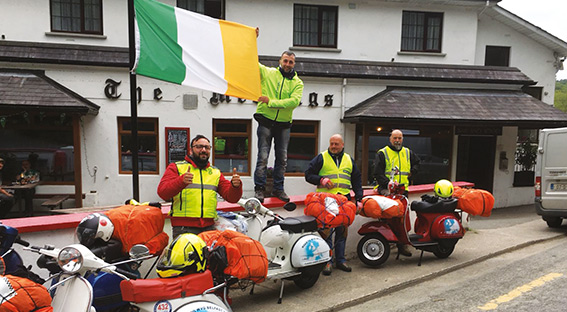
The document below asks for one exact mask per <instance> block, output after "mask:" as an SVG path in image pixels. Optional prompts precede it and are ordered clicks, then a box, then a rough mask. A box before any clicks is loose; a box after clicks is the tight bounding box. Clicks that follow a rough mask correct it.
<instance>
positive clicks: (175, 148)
mask: <svg viewBox="0 0 567 312" xmlns="http://www.w3.org/2000/svg"><path fill="white" fill-rule="evenodd" d="M165 142H166V148H165V158H166V159H167V163H168V164H169V163H172V162H176V161H181V160H184V159H185V155H187V154H188V151H189V128H168V127H166V128H165Z"/></svg>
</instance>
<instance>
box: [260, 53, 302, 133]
mask: <svg viewBox="0 0 567 312" xmlns="http://www.w3.org/2000/svg"><path fill="white" fill-rule="evenodd" d="M259 65H260V78H261V80H262V95H263V96H267V97H269V98H270V103H269V104H266V103H263V102H259V103H258V106H257V108H256V113H259V114H261V115H263V116H264V117H266V118H268V119H270V120H273V121H277V122H291V121H292V114H293V110H294V109H295V108H296V107H297V106H299V102H301V97H302V96H303V81H301V79H299V76H298V75H297V73H296V74H295V76H293V78H292V79H287V78H285V77H284V76H282V74H281V73H280V70H279V68H275V67H266V66H264V65H262V64H259Z"/></svg>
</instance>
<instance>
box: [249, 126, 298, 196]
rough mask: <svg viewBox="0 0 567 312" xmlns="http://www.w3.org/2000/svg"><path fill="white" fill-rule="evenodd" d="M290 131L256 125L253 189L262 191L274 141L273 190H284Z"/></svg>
mask: <svg viewBox="0 0 567 312" xmlns="http://www.w3.org/2000/svg"><path fill="white" fill-rule="evenodd" d="M290 131H291V129H290V128H286V129H281V128H278V127H272V128H268V127H264V126H262V125H260V124H259V125H258V130H257V131H256V133H257V135H258V158H257V160H256V170H255V171H254V185H255V186H256V187H255V189H264V187H265V185H266V176H267V169H268V156H270V149H271V148H272V139H273V140H274V150H275V153H276V161H275V164H274V173H273V178H274V190H283V189H284V186H283V184H284V174H285V168H286V166H287V145H288V144H289V133H290Z"/></svg>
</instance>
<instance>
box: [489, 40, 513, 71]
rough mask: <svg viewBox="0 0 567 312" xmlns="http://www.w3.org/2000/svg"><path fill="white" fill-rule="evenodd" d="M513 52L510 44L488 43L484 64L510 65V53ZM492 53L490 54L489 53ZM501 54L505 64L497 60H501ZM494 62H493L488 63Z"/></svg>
mask: <svg viewBox="0 0 567 312" xmlns="http://www.w3.org/2000/svg"><path fill="white" fill-rule="evenodd" d="M505 52H506V53H505ZM511 52H512V47H510V46H495V45H487V46H485V47H484V66H499V67H510V53H511ZM489 54H490V55H489ZM501 56H505V57H504V58H502V60H503V61H504V63H505V64H504V63H503V64H496V63H498V62H495V61H496V60H498V61H499V59H500V57H501ZM488 62H492V63H493V64H487V63H488Z"/></svg>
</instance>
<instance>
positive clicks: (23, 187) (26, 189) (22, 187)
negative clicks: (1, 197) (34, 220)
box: [0, 183, 39, 217]
mask: <svg viewBox="0 0 567 312" xmlns="http://www.w3.org/2000/svg"><path fill="white" fill-rule="evenodd" d="M38 185H39V183H28V184H13V185H2V186H0V187H2V188H3V189H5V190H13V191H14V192H16V194H17V193H20V194H21V195H20V194H18V195H20V196H16V200H17V201H18V206H20V203H21V198H22V197H23V198H24V199H25V200H26V202H27V201H28V200H30V201H33V196H29V193H31V192H33V190H34V189H35V188H36V186H38ZM16 194H14V195H16ZM28 205H29V206H30V207H31V210H29V211H28V209H27V206H28ZM20 207H21V206H20ZM20 210H21V209H20ZM26 214H29V216H30V217H31V216H33V202H32V203H27V204H26Z"/></svg>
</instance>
